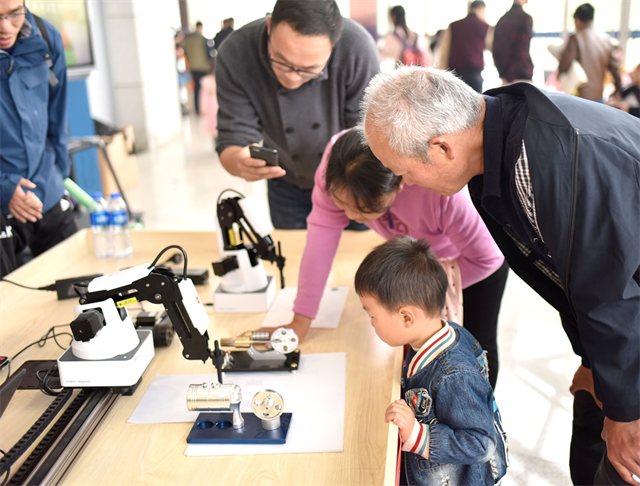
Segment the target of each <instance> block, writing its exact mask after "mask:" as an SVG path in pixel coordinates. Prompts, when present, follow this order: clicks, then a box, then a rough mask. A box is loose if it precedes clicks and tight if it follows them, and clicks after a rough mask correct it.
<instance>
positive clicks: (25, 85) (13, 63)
mask: <svg viewBox="0 0 640 486" xmlns="http://www.w3.org/2000/svg"><path fill="white" fill-rule="evenodd" d="M0 92H1V93H2V96H0V120H2V123H1V124H0V206H1V209H2V212H3V213H4V214H5V215H7V216H8V218H7V222H8V223H9V225H10V226H11V227H12V232H13V233H16V234H19V235H20V237H21V238H22V240H23V241H24V242H25V243H26V244H28V245H29V247H30V248H31V251H32V253H33V255H34V256H37V255H39V254H40V253H42V252H44V251H46V250H48V249H49V248H51V247H52V246H54V245H55V244H57V243H59V242H61V241H62V240H64V239H65V238H67V237H68V236H71V235H72V234H73V233H75V232H76V231H77V230H78V226H77V223H76V220H75V217H74V215H73V210H72V207H71V204H70V202H69V201H68V200H67V199H66V198H65V197H64V186H63V180H64V179H65V178H67V177H69V173H70V170H71V161H70V159H69V154H68V152H67V142H68V138H69V134H68V132H67V66H66V63H65V58H64V47H63V44H62V37H61V36H60V33H59V32H58V31H57V30H56V29H55V28H54V27H53V26H52V25H51V24H50V23H49V22H47V21H45V20H42V19H40V18H39V17H36V16H35V15H33V14H32V13H31V12H30V11H29V10H28V9H27V8H26V7H25V5H24V2H23V1H22V0H0Z"/></svg>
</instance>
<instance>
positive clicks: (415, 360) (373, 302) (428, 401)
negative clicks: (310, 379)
mask: <svg viewBox="0 0 640 486" xmlns="http://www.w3.org/2000/svg"><path fill="white" fill-rule="evenodd" d="M355 287H356V292H357V294H358V297H360V301H361V302H362V306H363V307H364V310H365V311H367V313H368V314H369V316H370V318H371V325H372V326H373V327H374V329H375V331H376V334H377V335H378V337H380V339H382V340H383V341H384V342H385V343H387V344H388V345H390V346H403V345H405V344H410V345H411V348H412V349H411V350H410V351H409V353H408V354H407V357H406V360H405V366H404V370H403V378H402V383H403V393H404V398H405V399H404V400H396V401H395V402H393V403H392V404H391V405H390V406H389V408H387V412H386V414H385V421H386V422H393V423H394V424H396V425H397V426H398V428H399V429H400V438H401V439H402V443H403V444H402V450H403V451H404V452H403V454H402V463H403V472H404V475H405V477H406V481H407V482H408V484H410V485H427V484H429V485H430V484H434V485H443V484H447V485H452V486H453V485H474V486H479V485H493V484H499V483H500V480H501V478H502V477H503V476H504V475H505V473H506V469H507V465H508V456H507V441H506V434H505V433H504V431H503V430H502V422H501V419H500V413H499V411H498V407H497V406H496V403H495V400H494V397H493V391H492V389H491V385H490V384H489V381H488V379H487V378H488V370H487V366H486V358H485V355H484V353H483V351H482V348H481V347H480V345H479V344H478V342H477V341H476V340H475V339H474V338H473V336H471V334H470V333H469V332H468V331H467V330H465V329H464V328H462V327H460V326H459V325H457V324H454V323H451V322H446V321H444V320H442V319H440V314H441V311H442V308H443V306H444V302H445V296H446V292H447V276H446V274H445V272H444V270H443V268H442V266H441V265H440V263H439V262H438V260H437V258H436V257H435V255H434V254H433V253H432V252H431V251H430V250H429V244H428V243H426V242H425V241H424V240H415V239H413V238H410V237H407V236H404V237H400V238H396V239H394V240H390V241H388V242H386V243H384V244H383V245H380V246H378V247H377V248H375V249H374V250H373V251H372V252H371V253H370V254H369V255H368V256H367V257H366V258H365V259H364V261H363V262H362V264H361V265H360V268H359V269H358V272H357V273H356V278H355Z"/></svg>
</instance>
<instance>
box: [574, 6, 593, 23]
mask: <svg viewBox="0 0 640 486" xmlns="http://www.w3.org/2000/svg"><path fill="white" fill-rule="evenodd" d="M595 13H596V9H595V8H594V7H593V5H591V4H590V3H583V4H582V5H580V6H579V7H578V8H577V9H576V11H575V13H574V14H573V18H574V19H578V20H582V21H583V22H591V21H592V20H593V16H594V14H595Z"/></svg>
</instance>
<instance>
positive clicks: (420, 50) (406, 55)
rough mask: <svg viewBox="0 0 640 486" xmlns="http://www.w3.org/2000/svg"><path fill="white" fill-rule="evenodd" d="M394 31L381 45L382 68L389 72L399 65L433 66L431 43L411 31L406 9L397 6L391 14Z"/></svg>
mask: <svg viewBox="0 0 640 486" xmlns="http://www.w3.org/2000/svg"><path fill="white" fill-rule="evenodd" d="M389 16H390V17H391V21H392V22H393V27H394V30H393V32H391V33H390V34H389V35H387V37H386V38H385V39H383V40H382V41H381V42H380V44H379V49H380V66H381V68H382V70H384V71H387V70H389V69H392V68H394V67H395V66H396V65H397V64H398V63H401V64H404V65H405V66H430V65H431V64H432V56H431V49H430V48H429V41H428V40H427V38H426V37H425V36H423V35H419V34H418V33H416V32H414V31H412V30H409V27H407V18H406V13H405V11H404V7H402V6H401V5H396V6H395V7H393V8H392V9H391V11H390V12H389Z"/></svg>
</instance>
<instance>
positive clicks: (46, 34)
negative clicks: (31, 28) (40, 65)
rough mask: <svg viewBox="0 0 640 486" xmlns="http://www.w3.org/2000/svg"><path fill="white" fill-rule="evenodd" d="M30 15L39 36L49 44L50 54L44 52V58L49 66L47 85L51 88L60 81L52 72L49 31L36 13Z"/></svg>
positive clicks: (50, 50) (51, 50)
mask: <svg viewBox="0 0 640 486" xmlns="http://www.w3.org/2000/svg"><path fill="white" fill-rule="evenodd" d="M32 15H33V19H34V20H35V21H36V27H37V28H38V32H39V33H40V37H42V38H43V39H44V40H45V41H46V42H47V45H48V46H49V52H50V53H51V55H49V54H46V55H45V59H46V61H47V66H49V86H50V87H52V88H53V87H55V86H57V85H58V84H59V83H60V81H58V78H57V77H56V75H55V74H54V73H53V59H52V56H53V47H51V39H50V38H49V31H48V30H47V26H46V25H45V24H44V20H42V19H41V18H40V17H38V16H37V15H34V14H32Z"/></svg>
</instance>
